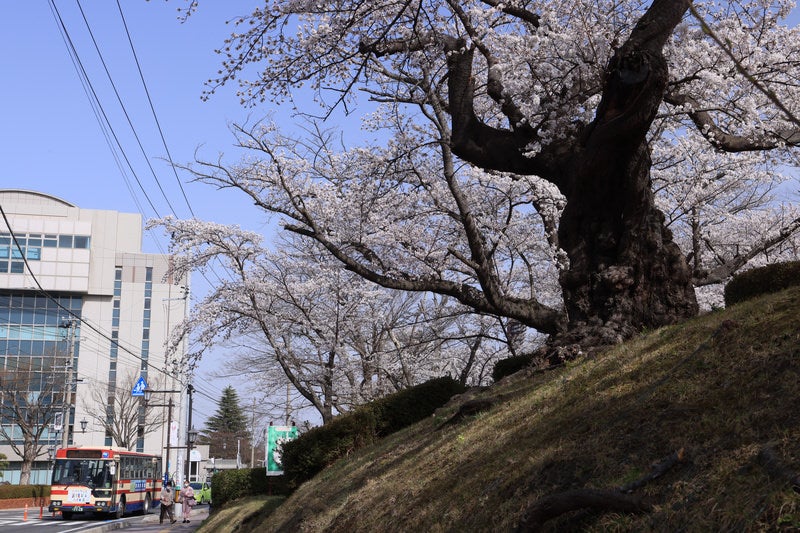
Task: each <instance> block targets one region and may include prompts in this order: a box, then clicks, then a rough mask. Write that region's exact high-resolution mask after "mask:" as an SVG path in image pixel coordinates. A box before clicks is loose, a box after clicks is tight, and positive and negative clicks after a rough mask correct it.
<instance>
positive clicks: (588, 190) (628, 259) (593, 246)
mask: <svg viewBox="0 0 800 533" xmlns="http://www.w3.org/2000/svg"><path fill="white" fill-rule="evenodd" d="M576 166H578V167H579V168H577V169H576V175H577V176H581V178H580V179H578V180H577V185H576V187H575V189H574V191H572V194H571V195H570V196H569V199H568V203H567V207H566V209H565V210H564V213H563V216H562V218H561V225H560V227H559V239H560V244H561V246H562V247H563V248H564V250H565V251H566V252H567V254H568V255H569V258H570V267H569V270H567V271H565V272H564V273H563V274H562V276H561V285H562V289H563V294H564V301H565V305H566V311H567V313H568V315H569V330H568V331H567V332H566V333H565V334H564V335H561V336H558V337H557V338H556V339H554V341H555V342H556V344H557V345H560V346H565V345H569V344H581V345H584V346H592V345H594V346H602V345H608V344H612V343H616V342H619V341H621V340H624V339H626V338H629V337H631V336H632V335H634V334H636V333H638V332H639V331H641V330H642V329H643V328H651V327H659V326H662V325H665V324H670V323H674V322H676V321H678V320H681V319H684V318H687V317H690V316H694V315H695V314H696V313H697V302H696V299H695V295H694V288H693V285H692V276H691V271H690V269H689V267H688V265H687V263H686V260H685V258H684V256H683V254H682V252H681V251H680V249H679V248H678V246H677V245H676V244H675V243H674V242H673V240H672V235H671V233H670V231H669V230H668V229H667V228H666V227H665V226H664V215H663V214H662V213H661V212H660V211H658V209H656V207H655V204H654V200H653V195H652V192H651V188H650V179H649V178H650V174H649V168H650V157H649V154H648V152H647V147H646V146H645V145H644V144H642V146H640V147H639V148H638V149H637V150H636V151H635V152H634V153H633V154H631V155H630V156H627V157H625V156H623V155H621V154H619V153H618V152H616V153H615V152H614V151H610V150H609V151H607V152H605V153H604V154H603V155H602V156H597V157H592V156H588V157H586V158H585V159H583V160H581V161H579V162H578V163H577V165H576Z"/></svg>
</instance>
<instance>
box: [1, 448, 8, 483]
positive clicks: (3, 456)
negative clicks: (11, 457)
mask: <svg viewBox="0 0 800 533" xmlns="http://www.w3.org/2000/svg"><path fill="white" fill-rule="evenodd" d="M6 468H8V457H6V454H4V453H0V478H1V477H3V471H4V470H5V469H6Z"/></svg>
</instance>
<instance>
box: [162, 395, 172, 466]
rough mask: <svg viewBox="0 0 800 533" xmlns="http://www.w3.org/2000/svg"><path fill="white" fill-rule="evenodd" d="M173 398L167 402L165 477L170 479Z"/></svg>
mask: <svg viewBox="0 0 800 533" xmlns="http://www.w3.org/2000/svg"><path fill="white" fill-rule="evenodd" d="M172 406H173V403H172V396H170V397H169V401H168V402H167V462H166V464H165V466H164V477H166V478H167V479H169V452H170V435H171V434H172Z"/></svg>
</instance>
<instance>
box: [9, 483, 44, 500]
mask: <svg viewBox="0 0 800 533" xmlns="http://www.w3.org/2000/svg"><path fill="white" fill-rule="evenodd" d="M48 496H50V485H0V500H11V499H14V498H36V499H38V498H46V497H48Z"/></svg>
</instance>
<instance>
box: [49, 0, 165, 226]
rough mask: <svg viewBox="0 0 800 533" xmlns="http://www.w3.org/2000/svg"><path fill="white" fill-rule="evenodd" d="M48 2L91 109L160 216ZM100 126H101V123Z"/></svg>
mask: <svg viewBox="0 0 800 533" xmlns="http://www.w3.org/2000/svg"><path fill="white" fill-rule="evenodd" d="M49 3H50V10H51V11H52V13H53V17H54V18H55V19H56V23H57V25H58V28H59V31H60V32H61V37H62V39H63V40H64V44H65V46H66V47H67V52H68V53H69V56H70V58H71V59H72V64H73V66H74V67H75V70H76V71H77V73H78V77H79V78H80V79H81V83H82V84H83V86H84V91H86V88H87V87H88V89H89V90H88V91H87V92H86V96H87V98H89V100H90V102H92V109H95V106H96V109H99V111H100V114H101V115H102V117H103V121H105V127H107V128H108V131H110V132H111V135H112V136H113V138H114V141H115V142H116V144H117V148H118V149H119V151H120V153H122V156H123V158H124V159H125V162H126V163H127V165H128V168H129V169H130V171H131V174H133V177H134V178H135V179H136V183H138V184H139V188H140V189H141V191H142V194H144V197H145V198H146V199H147V203H148V204H150V208H151V209H152V210H153V212H154V213H155V214H156V216H158V217H161V215H160V214H159V213H158V209H156V206H155V205H154V204H153V201H152V200H151V199H150V196H148V194H147V191H146V190H145V188H144V185H143V184H142V182H141V180H140V179H139V176H138V175H137V174H136V171H135V170H134V169H133V165H132V164H131V162H130V159H128V155H127V154H126V153H125V150H124V149H123V148H122V143H121V142H120V140H119V137H117V134H116V132H115V131H114V128H113V127H112V126H111V121H110V120H109V118H108V115H107V114H106V112H105V109H103V105H102V104H101V103H100V98H99V97H98V96H97V92H96V91H95V90H94V86H93V85H92V82H91V80H89V76H88V74H87V73H86V69H85V68H84V66H83V63H82V62H81V59H80V57H79V55H78V52H77V49H76V48H75V45H74V43H73V41H72V38H71V37H70V35H69V31H68V30H67V26H66V25H65V24H64V19H63V18H62V17H61V13H60V12H59V10H58V7H57V6H56V4H55V1H54V0H49ZM95 116H96V117H97V119H98V121H100V118H99V117H98V116H97V112H96V111H95ZM101 127H103V125H102V124H101Z"/></svg>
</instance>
